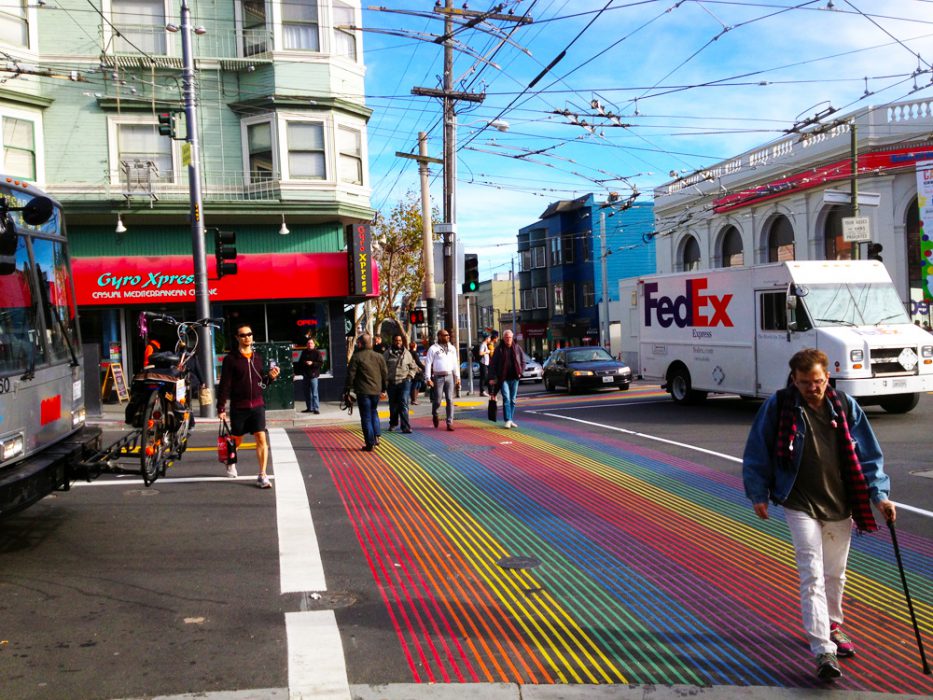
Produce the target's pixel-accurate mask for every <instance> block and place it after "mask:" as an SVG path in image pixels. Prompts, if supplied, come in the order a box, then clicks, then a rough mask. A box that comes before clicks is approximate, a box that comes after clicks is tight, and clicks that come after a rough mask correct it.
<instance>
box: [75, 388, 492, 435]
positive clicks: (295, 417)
mask: <svg viewBox="0 0 933 700" xmlns="http://www.w3.org/2000/svg"><path fill="white" fill-rule="evenodd" d="M487 400H488V399H487V398H486V397H485V396H480V395H479V392H476V393H475V394H473V395H472V396H470V395H468V394H467V392H466V391H463V392H462V393H461V396H460V398H459V399H456V400H455V401H454V406H455V407H456V409H457V410H458V411H460V410H470V409H476V408H481V407H484V406H485V405H486V402H487ZM125 410H126V403H119V404H117V403H113V404H104V406H103V407H102V409H101V415H99V416H91V415H89V416H88V418H87V423H88V425H96V426H100V427H102V428H105V429H108V430H119V429H121V428H125V427H126V423H125V421H124V418H123V415H124V411H125ZM303 410H304V404H303V403H298V404H296V405H295V408H293V409H284V410H283V409H276V410H267V411H266V425H267V426H268V427H270V428H312V427H314V426H325V425H339V424H341V423H348V422H349V423H352V422H355V423H359V420H360V417H359V414H358V413H357V412H356V408H354V409H353V413H352V414H349V413H347V412H346V411H342V410H340V405H339V402H336V401H322V402H321V413H320V414H319V415H314V414H313V413H303V412H302V411H303ZM443 412H444V404H443V402H441V410H440V415H441V416H443V415H444V413H443ZM409 413H410V415H411V417H412V418H422V417H427V416H430V415H431V399H430V398H429V397H428V395H427V394H422V395H421V396H420V397H419V398H418V403H417V405H415V406H410V407H409ZM379 417H380V418H381V419H383V420H386V421H387V420H388V419H389V402H388V400H387V399H384V400H382V401H380V402H379ZM195 419H196V421H197V422H198V423H201V424H204V425H217V424H218V420H217V418H201V417H200V414H198V413H195Z"/></svg>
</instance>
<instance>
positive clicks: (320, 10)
mask: <svg viewBox="0 0 933 700" xmlns="http://www.w3.org/2000/svg"><path fill="white" fill-rule="evenodd" d="M313 1H314V3H315V4H316V5H317V45H318V48H317V49H289V48H286V47H285V25H286V22H284V21H283V20H284V16H285V12H284V5H285V3H286V2H288V0H272V3H271V5H272V7H271V10H272V16H273V22H272V32H273V39H272V43H273V46H274V47H275V50H276V51H285V52H287V53H289V54H297V55H307V56H317V55H320V54H322V53H324V52H325V51H326V46H325V35H326V32H324V31H322V30H323V28H324V24H325V22H326V20H327V17H326V16H325V12H324V11H325V9H326V10H329V9H330V7H329V5H330V3H324V2H322V0H313ZM322 5H326V6H327V7H322Z"/></svg>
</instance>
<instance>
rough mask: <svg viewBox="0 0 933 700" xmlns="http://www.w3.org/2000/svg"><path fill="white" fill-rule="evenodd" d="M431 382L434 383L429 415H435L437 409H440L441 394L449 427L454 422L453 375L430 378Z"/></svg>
mask: <svg viewBox="0 0 933 700" xmlns="http://www.w3.org/2000/svg"><path fill="white" fill-rule="evenodd" d="M431 380H432V381H433V382H434V390H433V391H432V392H431V415H432V416H436V415H437V409H439V408H440V407H441V394H443V395H444V402H445V405H446V409H447V425H450V424H451V423H453V422H454V375H452V374H448V375H446V376H444V377H431Z"/></svg>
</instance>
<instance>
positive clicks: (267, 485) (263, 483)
mask: <svg viewBox="0 0 933 700" xmlns="http://www.w3.org/2000/svg"><path fill="white" fill-rule="evenodd" d="M256 486H258V487H259V488H261V489H271V488H272V482H270V481H269V477H268V476H266V475H265V474H260V475H259V476H258V477H257V479H256Z"/></svg>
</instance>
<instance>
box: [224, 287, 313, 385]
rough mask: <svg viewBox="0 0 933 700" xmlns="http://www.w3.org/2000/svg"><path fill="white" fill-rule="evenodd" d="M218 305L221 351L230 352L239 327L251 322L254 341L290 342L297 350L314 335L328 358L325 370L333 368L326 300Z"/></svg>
mask: <svg viewBox="0 0 933 700" xmlns="http://www.w3.org/2000/svg"><path fill="white" fill-rule="evenodd" d="M215 308H216V309H220V311H221V313H222V314H223V317H224V319H225V323H224V330H223V333H222V334H220V335H222V338H223V345H222V346H220V345H219V346H218V352H221V353H223V352H228V351H229V350H230V349H231V348H233V347H234V342H233V334H234V332H235V331H236V326H237V325H239V324H241V323H248V324H249V325H250V327H251V328H252V329H253V334H254V337H253V339H254V341H255V342H257V343H291V345H292V346H293V348H294V349H295V352H296V353H297V352H298V351H299V350H300V348H302V347H304V346H305V345H306V344H307V342H308V338H309V337H312V338H314V340H315V342H316V343H317V347H318V349H319V350H321V351H323V352H324V354H325V358H326V360H327V361H325V363H324V371H325V372H327V371H330V362H329V359H330V358H329V357H326V356H327V351H328V350H329V349H330V325H329V324H328V316H327V304H326V303H321V302H305V303H292V302H282V303H275V304H235V303H225V304H223V305H222V306H220V305H218V306H217V307H215ZM296 357H297V354H296Z"/></svg>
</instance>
